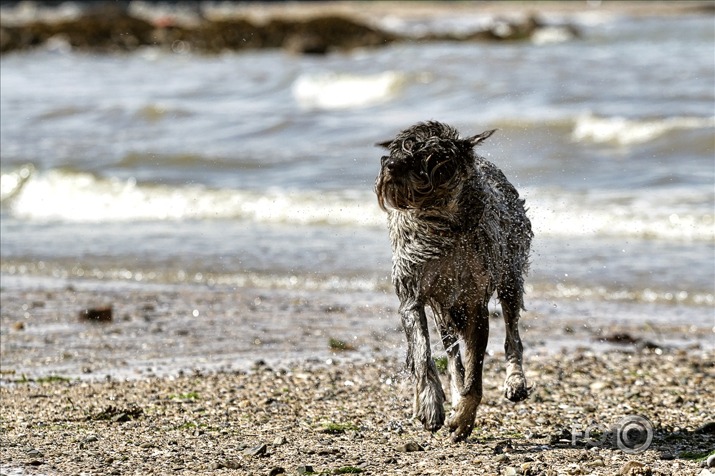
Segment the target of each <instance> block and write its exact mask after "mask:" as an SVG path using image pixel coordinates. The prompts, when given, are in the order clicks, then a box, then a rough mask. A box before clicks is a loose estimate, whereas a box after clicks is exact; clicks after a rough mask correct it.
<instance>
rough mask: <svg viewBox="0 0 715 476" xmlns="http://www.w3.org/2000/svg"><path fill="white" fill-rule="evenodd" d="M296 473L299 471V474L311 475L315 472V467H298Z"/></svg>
mask: <svg viewBox="0 0 715 476" xmlns="http://www.w3.org/2000/svg"><path fill="white" fill-rule="evenodd" d="M296 471H298V474H310V473H314V472H315V471H313V467H312V466H310V465H307V464H306V465H305V466H298V469H297V470H296Z"/></svg>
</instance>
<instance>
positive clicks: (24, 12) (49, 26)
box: [0, 1, 715, 55]
mask: <svg viewBox="0 0 715 476" xmlns="http://www.w3.org/2000/svg"><path fill="white" fill-rule="evenodd" d="M714 12H715V3H713V2H708V1H702V2H700V1H693V2H677V3H674V2H656V3H650V2H649V3H648V5H647V8H646V7H644V4H643V3H642V2H600V1H596V2H587V3H586V4H585V5H584V4H583V3H576V2H539V4H538V6H535V5H534V4H533V2H450V3H449V5H444V4H442V3H437V2H301V3H300V4H298V3H293V2H287V3H279V4H263V3H251V4H249V5H240V4H239V5H227V4H219V5H217V4H213V3H210V4H201V3H200V2H197V3H195V4H192V3H187V4H175V5H158V6H152V5H149V4H145V3H139V2H131V3H126V4H124V3H122V4H101V5H95V4H83V3H74V4H68V5H65V6H58V7H55V8H52V7H48V6H43V5H36V4H22V3H21V4H17V5H14V6H6V7H4V8H3V9H2V13H3V14H2V22H1V23H0V51H1V52H2V53H9V52H17V51H20V52H22V51H28V50H33V49H37V48H41V49H43V48H44V49H49V50H51V51H70V50H84V51H90V52H95V53H116V52H131V51H136V50H137V49H140V48H145V47H160V48H162V49H164V50H167V51H173V52H174V53H177V54H186V53H190V52H193V53H202V54H218V53H222V52H225V51H242V50H256V49H278V48H281V49H284V50H286V51H288V52H290V53H294V54H311V55H325V54H328V53H333V52H347V51H351V50H355V49H358V48H379V47H385V46H387V45H390V44H393V43H399V42H475V41H476V42H505V41H506V42H514V41H517V42H518V41H533V42H543V41H553V39H554V38H558V41H563V40H565V39H576V38H579V37H580V35H581V31H580V27H579V25H578V21H577V17H580V18H581V19H584V18H585V19H587V21H594V20H595V21H601V20H602V18H603V17H604V16H605V17H609V16H611V17H612V16H630V17H634V18H636V17H654V16H672V15H687V14H708V15H711V14H712V13H714ZM584 15H585V16H584ZM593 15H595V17H593ZM455 17H462V18H464V17H470V18H471V19H472V20H475V22H471V23H474V24H471V23H470V24H469V26H470V28H469V31H462V32H459V31H457V32H455V31H447V32H439V31H430V28H427V30H426V31H421V32H419V33H416V34H415V32H409V31H406V30H405V26H406V25H407V24H409V23H410V22H420V21H421V22H423V23H424V22H428V23H429V21H431V20H435V19H439V18H455ZM589 18H590V20H588V19H589ZM476 20H478V21H476ZM400 25H402V28H400ZM422 26H423V27H424V26H425V25H424V24H423V25H422ZM433 26H434V25H433ZM463 26H464V25H463ZM418 30H424V28H421V29H418Z"/></svg>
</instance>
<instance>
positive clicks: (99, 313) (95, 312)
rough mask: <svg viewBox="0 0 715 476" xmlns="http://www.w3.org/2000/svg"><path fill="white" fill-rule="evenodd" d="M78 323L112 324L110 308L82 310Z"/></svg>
mask: <svg viewBox="0 0 715 476" xmlns="http://www.w3.org/2000/svg"><path fill="white" fill-rule="evenodd" d="M79 320H80V321H91V322H112V307H111V306H104V307H93V308H87V309H82V310H81V311H80V312H79Z"/></svg>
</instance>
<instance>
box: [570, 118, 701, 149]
mask: <svg viewBox="0 0 715 476" xmlns="http://www.w3.org/2000/svg"><path fill="white" fill-rule="evenodd" d="M713 127H715V117H666V118H662V119H627V118H625V117H620V116H613V117H599V116H595V115H593V114H590V113H588V114H583V115H580V116H579V117H577V118H576V120H575V124H574V126H573V131H572V132H571V139H572V140H574V141H576V142H580V141H590V142H595V143H612V144H616V145H619V146H628V145H634V144H641V143H644V142H649V141H651V140H654V139H657V138H659V137H661V136H662V135H664V134H666V133H668V132H671V131H674V130H687V129H707V128H713Z"/></svg>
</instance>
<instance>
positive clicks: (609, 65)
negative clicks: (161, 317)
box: [0, 14, 715, 346]
mask: <svg viewBox="0 0 715 476" xmlns="http://www.w3.org/2000/svg"><path fill="white" fill-rule="evenodd" d="M462 20H463V21H461V22H460V19H458V18H454V19H451V21H445V19H442V20H441V23H440V24H439V25H437V24H435V23H430V22H429V21H426V20H423V21H422V22H421V23H419V22H417V23H410V24H403V25H392V26H393V27H401V28H405V29H408V28H409V29H413V30H414V29H418V30H420V31H429V30H430V29H433V30H434V29H441V30H444V29H453V30H454V31H459V30H460V29H464V28H466V27H465V24H464V21H465V20H464V19H462ZM570 20H571V21H575V22H576V23H577V25H578V27H579V28H580V30H581V32H582V35H581V36H580V37H578V38H569V37H566V36H559V35H556V36H553V37H545V38H542V39H541V40H539V41H531V42H513V43H512V42H510V43H459V42H437V43H430V42H406V43H397V44H393V45H390V46H387V47H384V48H379V49H360V50H355V51H352V52H349V53H333V54H329V55H327V56H295V55H291V54H288V53H286V52H283V51H278V50H266V51H251V52H239V53H236V52H227V53H224V54H220V55H215V56H203V55H196V54H192V53H191V52H187V51H184V52H183V53H181V54H177V53H173V52H166V51H160V50H157V49H144V50H140V51H137V52H134V53H130V54H110V55H95V54H90V53H84V52H74V51H71V50H69V49H68V48H66V47H64V46H63V45H61V44H60V45H58V44H52V45H50V46H49V47H47V48H44V49H38V50H35V51H31V52H20V53H10V54H4V55H3V56H2V58H0V133H1V141H0V156H1V158H2V166H1V175H2V177H1V181H0V196H1V199H2V202H1V211H0V213H1V216H0V234H1V237H2V239H1V241H0V250H1V252H2V263H1V264H0V272H1V273H2V277H3V279H4V280H5V281H7V280H8V279H14V278H32V277H38V278H47V277H50V278H55V279H60V280H66V279H73V280H102V281H127V282H140V283H141V282H146V283H164V284H176V283H180V284H190V285H196V286H214V285H225V286H233V287H236V288H238V287H241V286H254V287H259V288H265V289H267V290H270V289H297V290H300V289H306V290H309V289H310V290H321V291H330V292H334V293H341V292H361V293H373V294H381V295H384V296H388V297H386V299H396V298H393V297H391V296H392V294H391V293H392V291H391V287H390V283H389V273H390V267H391V256H390V246H389V242H388V238H387V232H386V223H385V222H386V220H385V214H384V212H382V211H381V210H380V209H379V208H378V206H377V202H376V199H375V195H374V192H373V183H374V179H375V176H376V174H377V172H378V167H379V158H380V156H381V155H382V153H383V152H382V151H381V150H380V149H379V148H377V147H375V146H374V144H375V143H376V142H380V141H384V140H387V139H390V138H391V137H394V135H395V134H396V133H397V132H398V131H400V130H401V129H403V128H405V127H408V126H410V125H411V124H413V123H415V122H418V121H425V120H440V121H444V122H447V123H450V124H452V125H454V126H456V127H457V128H458V129H459V130H460V131H461V132H462V134H464V135H465V136H466V135H472V134H475V133H478V132H481V131H483V130H486V129H492V128H497V129H499V130H498V132H497V133H496V134H495V135H494V136H492V137H491V138H490V139H489V141H487V142H486V143H485V144H483V145H482V146H480V148H479V150H478V153H479V154H481V155H483V156H484V157H486V158H487V159H489V160H491V161H493V162H494V163H495V164H497V165H498V166H499V167H500V168H502V169H503V170H504V172H505V174H506V176H507V177H508V178H509V180H510V181H511V182H512V183H513V184H514V185H515V186H516V187H517V188H518V189H519V190H520V192H521V194H522V196H523V197H524V198H525V199H526V204H527V207H528V210H529V211H528V214H529V217H530V219H531V221H532V224H533V229H534V232H535V240H534V249H533V253H532V266H531V272H530V275H529V277H528V279H527V284H528V286H527V291H528V295H527V300H526V301H527V307H530V306H531V307H532V308H533V307H534V306H536V308H537V309H539V306H541V308H542V309H545V308H547V307H550V306H554V307H557V306H563V305H564V304H568V303H571V308H570V309H572V310H574V311H573V312H576V313H578V310H579V309H581V306H583V307H585V308H587V309H591V310H592V311H591V312H585V313H584V314H583V319H584V320H593V319H596V320H598V319H608V318H611V317H612V314H618V315H620V317H621V318H622V319H626V320H628V319H631V320H642V321H644V322H645V321H648V322H650V321H655V322H658V321H662V322H671V323H672V322H674V321H677V322H684V323H695V324H696V325H699V326H712V325H713V324H715V322H713V319H714V314H713V309H714V307H715V290H714V289H713V288H714V286H715V158H714V154H715V47H714V46H713V45H715V27H714V26H713V21H712V16H709V15H704V14H699V15H697V14H693V15H680V16H668V17H657V18H656V17H638V18H633V17H626V16H598V17H594V16H583V17H579V16H575V17H573V18H571V19H570ZM393 21H394V19H393ZM472 21H476V20H475V19H472ZM467 26H468V25H467ZM534 303H536V304H534ZM604 305H608V306H609V307H607V309H608V310H606V311H603V312H600V313H599V312H595V311H593V309H600V308H601V306H604ZM654 305H657V306H658V309H659V312H658V313H652V309H653V308H652V306H654ZM663 310H665V311H663ZM606 314H608V315H606ZM571 317H572V318H577V319H578V317H579V316H578V314H576V315H572V316H571ZM395 319H397V318H396V317H395ZM709 345H710V346H713V342H712V339H710V343H709Z"/></svg>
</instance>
